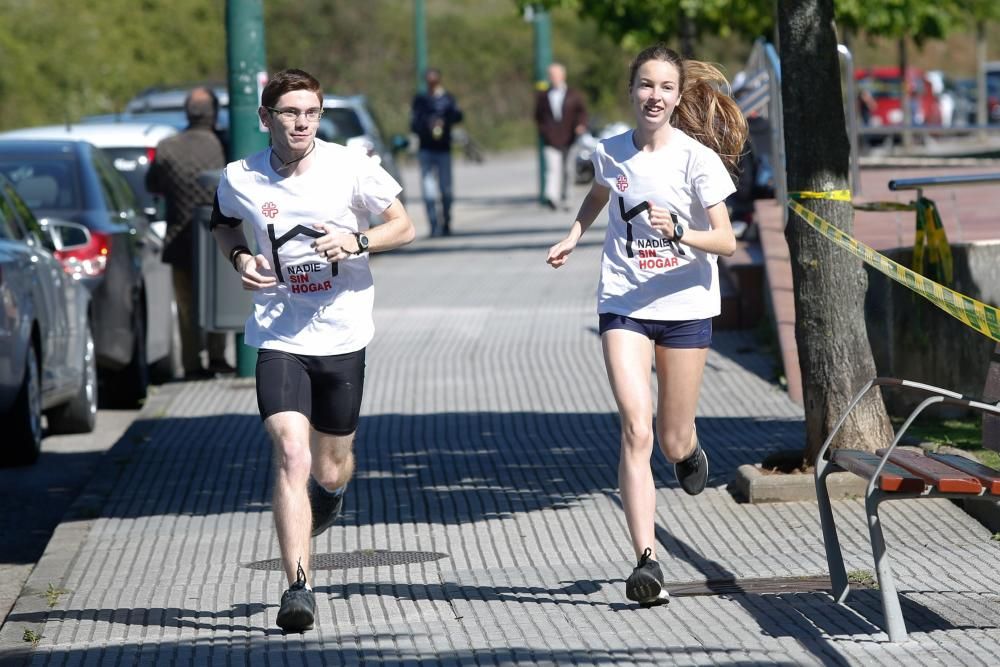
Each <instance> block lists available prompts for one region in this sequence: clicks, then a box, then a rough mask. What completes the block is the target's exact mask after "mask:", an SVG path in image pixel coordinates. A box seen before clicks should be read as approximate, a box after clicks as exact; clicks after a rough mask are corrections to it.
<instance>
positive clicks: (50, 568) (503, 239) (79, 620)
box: [0, 154, 1000, 667]
mask: <svg viewBox="0 0 1000 667" xmlns="http://www.w3.org/2000/svg"><path fill="white" fill-rule="evenodd" d="M407 176H408V178H409V179H410V181H409V182H411V183H415V182H416V181H415V179H414V178H413V174H412V171H408V172H407ZM534 178H535V176H534V161H533V156H531V155H529V154H523V155H513V156H500V157H494V158H492V159H491V160H490V161H488V162H487V163H485V164H483V165H468V164H465V163H459V164H458V165H457V188H458V193H459V194H460V195H461V197H460V199H459V200H458V203H457V207H456V212H455V213H456V221H455V229H456V231H457V232H458V233H457V234H456V235H455V236H454V237H452V238H447V239H434V240H426V239H421V240H420V241H418V242H417V243H416V244H414V245H413V246H411V247H410V248H408V249H407V250H405V251H400V252H397V253H394V254H393V255H391V256H385V257H379V258H377V259H376V261H375V272H376V284H377V290H378V294H377V297H376V302H377V308H376V326H377V331H378V333H377V337H376V340H375V342H374V343H373V344H372V346H371V348H370V352H369V355H368V375H367V380H366V384H367V386H366V396H365V402H364V406H363V417H362V423H361V426H360V429H359V437H358V443H357V454H358V471H357V475H356V478H355V480H354V482H353V483H352V485H351V486H350V490H349V496H348V501H347V508H346V513H345V516H344V517H343V519H342V521H341V522H340V523H339V524H337V525H336V526H335V527H334V528H332V529H331V530H330V531H328V532H327V533H325V534H324V535H322V536H320V537H319V538H317V539H316V540H314V549H315V552H316V553H315V561H316V571H315V573H314V579H313V582H312V583H313V585H314V587H315V590H316V592H317V603H318V615H317V623H316V628H315V629H314V630H313V631H311V632H307V633H305V634H302V635H288V636H286V635H283V634H282V633H281V631H280V630H279V629H278V628H277V627H276V626H275V623H274V617H275V614H276V612H277V603H278V599H279V597H280V595H281V592H282V590H283V589H284V587H285V585H286V584H285V581H284V576H283V574H282V573H281V572H280V571H279V568H278V566H277V561H276V559H277V558H278V550H277V543H276V540H275V538H274V531H273V526H272V523H271V516H270V512H269V497H270V482H271V479H270V468H269V466H270V456H269V450H268V444H267V441H266V439H265V436H264V433H263V431H262V429H261V428H260V424H259V418H258V417H257V414H256V404H255V399H254V391H253V384H252V380H250V379H240V378H237V379H230V380H214V381H208V382H200V383H177V384H174V385H169V386H166V387H164V388H162V390H161V391H159V392H158V393H157V394H156V395H155V396H153V397H152V399H151V400H150V401H149V403H148V404H147V405H146V407H145V408H144V410H143V412H142V414H141V417H140V419H139V420H138V421H137V422H136V423H135V424H134V425H133V427H132V428H131V429H130V430H129V431H128V433H127V434H126V435H125V437H123V439H122V440H121V441H120V442H119V443H118V444H117V445H116V446H115V447H114V448H113V449H112V450H111V451H110V452H109V454H108V456H107V459H106V462H105V465H104V466H103V471H102V473H101V475H100V476H99V477H98V478H95V480H94V481H93V483H92V484H91V485H90V486H89V487H88V489H87V491H86V492H85V493H84V495H83V496H81V498H80V499H79V500H78V501H77V503H76V504H75V505H74V507H73V509H72V511H71V514H70V516H69V517H67V519H66V520H65V521H64V522H63V524H61V525H60V527H59V528H58V530H57V531H56V533H55V535H54V537H53V540H52V542H51V543H50V545H49V548H48V549H47V550H46V553H45V555H44V556H43V557H42V559H41V561H40V562H39V564H38V566H37V567H36V569H35V571H34V572H33V574H32V576H31V578H30V579H29V582H28V585H27V587H26V588H25V590H24V592H23V593H22V595H21V597H20V598H19V599H18V601H17V603H16V605H15V607H14V610H13V612H12V613H11V615H10V617H9V618H8V622H7V623H6V625H5V626H4V627H3V629H2V630H0V651H2V653H0V656H3V657H2V658H0V662H3V663H5V664H6V663H10V664H30V665H37V666H39V667H41V666H42V665H85V664H95V665H96V664H100V665H105V664H109V665H126V664H129V665H132V664H138V665H161V664H175V665H187V664H198V665H202V664H212V665H215V664H218V665H298V664H309V665H338V664H362V663H376V662H377V663H384V664H393V665H404V664H405V665H439V664H441V665H466V664H469V665H472V664H475V665H479V664H490V665H494V664H570V663H571V664H602V665H609V664H729V665H752V664H767V665H870V664H880V665H896V664H899V663H900V662H901V661H907V662H908V663H911V664H920V665H938V664H963V665H966V664H995V663H996V662H997V659H998V658H997V657H998V656H1000V595H998V593H997V591H998V590H1000V574H998V572H997V568H996V562H997V557H998V555H1000V544H998V543H997V542H995V541H992V540H991V539H990V534H989V533H988V531H987V530H986V529H985V528H983V527H982V526H981V525H980V524H978V523H977V522H976V521H974V520H973V519H971V518H970V517H968V516H967V515H965V514H964V513H963V512H961V511H960V510H959V509H958V508H957V507H955V506H954V505H952V504H951V503H949V502H947V501H922V502H919V503H909V502H898V503H890V504H889V505H888V506H886V507H885V508H884V509H883V512H882V514H883V518H884V523H885V529H886V533H887V541H888V544H889V548H890V549H891V550H892V553H893V556H894V558H895V563H896V568H895V569H896V573H897V579H898V584H899V586H900V588H901V590H902V593H903V606H904V614H905V615H906V619H907V622H908V627H909V630H910V632H911V635H910V636H911V641H909V642H906V643H904V644H898V645H894V644H890V643H888V642H887V638H886V635H885V634H884V633H882V632H881V631H880V630H879V629H878V627H877V625H875V623H878V622H879V621H880V620H881V612H880V604H879V598H878V594H877V591H874V590H866V589H862V590H859V591H855V592H854V593H853V594H852V597H851V598H850V599H849V601H848V604H847V605H846V606H838V605H836V604H834V603H833V601H832V599H831V598H830V595H829V594H828V592H826V591H825V590H822V589H819V588H817V587H816V586H812V587H805V588H804V589H801V587H797V586H796V584H795V580H794V579H792V578H795V577H801V578H812V579H816V578H821V577H824V576H825V575H826V574H827V572H826V563H825V558H824V555H823V547H822V541H821V537H820V531H819V525H818V519H817V512H816V506H815V504H814V503H809V502H802V503H783V504H774V505H746V504H741V503H739V502H737V501H736V500H734V498H733V497H732V496H731V494H730V493H729V492H728V491H727V488H726V487H727V484H728V483H729V481H730V480H731V479H732V478H733V476H734V473H735V470H736V468H737V466H739V465H741V464H744V463H753V462H756V461H759V460H760V459H761V457H762V455H763V454H765V453H768V452H771V451H773V450H775V449H788V448H794V447H798V446H801V442H802V438H803V424H802V414H801V409H800V408H799V407H798V406H797V405H796V404H795V403H793V402H792V401H791V400H789V398H788V395H787V394H786V393H784V392H783V391H781V390H780V389H779V388H777V387H776V386H774V385H772V384H771V383H769V382H768V380H767V378H769V377H770V369H769V364H768V362H767V360H766V359H764V358H763V357H762V356H761V355H760V354H759V352H758V351H757V349H756V343H755V341H754V339H753V337H752V336H750V335H747V334H743V333H734V332H725V333H720V334H717V337H716V342H715V345H714V347H713V350H712V352H711V354H710V357H709V361H708V366H707V368H706V373H705V381H704V391H703V394H702V400H701V404H700V411H699V422H698V424H699V434H700V435H701V438H702V441H703V444H704V446H705V448H706V450H707V452H708V455H709V458H710V460H711V466H712V468H711V477H710V480H709V488H708V489H707V490H706V491H705V492H704V493H703V494H701V495H700V496H697V497H689V496H687V495H686V494H684V493H683V491H681V490H680V489H679V488H678V486H677V484H676V482H675V480H674V479H673V474H672V471H671V470H670V466H668V465H667V464H666V463H665V462H664V460H663V459H662V457H660V456H659V455H657V457H656V458H655V460H654V464H653V468H654V474H655V476H656V479H657V496H658V514H657V538H658V541H659V544H660V546H659V551H660V559H661V562H662V564H663V568H664V572H665V573H666V577H667V579H668V580H669V582H670V583H669V584H668V588H671V589H673V590H674V593H675V596H674V598H673V600H672V602H671V603H670V604H669V605H667V606H661V607H657V608H653V609H646V610H643V609H639V608H637V607H636V606H635V605H633V604H632V603H630V602H628V601H627V600H626V599H625V598H624V590H623V589H624V578H625V576H627V574H628V573H629V571H630V569H631V566H632V556H631V554H630V548H629V546H628V539H627V534H626V529H625V525H624V520H623V516H622V512H621V509H620V504H619V501H618V497H617V493H616V474H615V466H616V459H617V418H616V413H615V409H614V403H613V400H612V397H611V395H610V391H609V390H608V387H607V381H606V377H605V372H604V368H603V364H602V362H601V356H600V344H599V339H598V337H597V334H596V330H595V327H596V316H595V315H594V289H595V286H596V280H597V270H598V258H599V246H600V236H601V233H602V232H601V230H602V228H603V225H600V226H599V227H598V228H597V229H595V230H594V231H593V232H592V233H591V234H590V235H589V236H588V237H587V238H586V239H585V242H584V243H583V244H582V246H581V247H580V249H579V250H578V251H577V253H576V254H575V255H574V257H573V258H572V259H571V262H570V263H569V264H568V265H567V266H566V267H564V268H563V269H560V270H559V271H553V270H551V269H549V268H548V267H547V266H546V265H545V264H544V261H543V260H544V255H545V250H546V248H547V247H548V246H549V245H550V244H551V243H552V242H553V241H554V240H555V239H557V238H558V237H559V234H560V233H561V232H562V231H563V230H564V229H565V227H566V226H567V225H568V221H569V217H570V216H569V214H554V213H549V212H543V211H541V210H540V209H539V208H538V207H537V206H536V205H535V204H534V202H533V201H532V198H531V197H530V196H526V195H525V194H524V193H525V191H526V190H529V189H531V188H533V186H534ZM411 192H415V189H413V188H411ZM411 196H412V195H411ZM409 208H410V209H411V211H412V212H413V215H414V217H415V218H416V219H418V222H419V224H420V228H421V230H425V229H426V226H425V225H424V223H423V216H422V212H421V210H420V203H419V201H411V202H410V205H409ZM594 232H596V233H594ZM834 507H835V511H836V513H837V516H838V519H839V523H840V526H841V533H842V534H841V539H842V542H843V547H844V551H845V558H846V564H847V568H848V570H849V571H850V570H868V571H871V570H872V565H871V561H870V552H869V550H868V543H867V539H866V528H865V519H864V512H863V506H862V503H861V502H860V501H858V500H849V501H841V502H837V503H835V505H834ZM379 563H384V564H379ZM760 579H778V580H781V581H784V582H785V583H786V584H787V587H786V589H784V590H776V591H775V592H766V591H765V592H740V591H739V590H738V589H735V588H732V587H730V588H726V582H733V581H734V580H735V581H736V582H740V581H744V582H748V583H749V582H752V581H757V580H760ZM781 581H779V582H777V583H781ZM772 583H773V582H772ZM50 585H51V586H52V587H53V589H55V590H56V591H62V593H61V594H59V595H58V596H57V600H56V601H55V604H54V606H52V607H49V606H48V604H47V602H46V598H45V595H44V593H45V591H46V590H47V589H48V587H49V586H50ZM706 585H708V586H709V587H712V586H714V587H715V588H717V589H719V591H718V592H716V593H713V594H706V591H705V590H702V589H705V588H706ZM720 587H721V588H720ZM26 629H27V630H32V631H34V632H37V633H38V634H39V635H40V636H41V639H40V640H39V642H38V644H37V647H35V648H34V649H32V648H31V647H30V645H28V644H27V643H26V642H24V641H23V640H22V635H23V632H24V630H26Z"/></svg>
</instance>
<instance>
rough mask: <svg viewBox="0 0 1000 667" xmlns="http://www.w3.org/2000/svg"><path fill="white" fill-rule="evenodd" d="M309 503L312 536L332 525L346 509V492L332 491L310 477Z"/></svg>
mask: <svg viewBox="0 0 1000 667" xmlns="http://www.w3.org/2000/svg"><path fill="white" fill-rule="evenodd" d="M309 505H310V506H311V507H312V536H313V537H316V536H317V535H319V534H321V533H323V532H324V531H325V530H326V529H327V528H329V527H330V526H332V525H333V524H334V522H335V521H336V520H337V517H339V516H340V513H341V511H342V510H343V509H344V492H343V491H341V492H340V493H331V492H329V491H327V490H326V489H324V488H323V487H322V486H320V485H319V483H318V482H317V481H316V480H315V479H313V478H312V477H310V478H309Z"/></svg>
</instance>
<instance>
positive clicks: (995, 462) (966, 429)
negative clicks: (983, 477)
mask: <svg viewBox="0 0 1000 667" xmlns="http://www.w3.org/2000/svg"><path fill="white" fill-rule="evenodd" d="M902 423H903V419H900V418H896V417H893V419H892V425H893V427H895V428H899V426H900V425H901V424H902ZM906 435H908V436H910V437H911V438H916V439H917V440H920V441H921V442H931V443H935V444H938V445H947V446H949V447H954V448H956V449H961V450H962V451H966V452H969V453H970V454H972V455H973V456H975V457H976V458H977V459H979V461H980V462H981V463H982V464H984V465H988V466H990V467H991V468H1000V453H998V452H995V451H993V450H992V449H985V448H984V447H983V428H982V422H981V421H980V420H979V419H975V418H971V419H933V418H931V419H918V420H917V421H916V422H914V423H913V424H912V425H911V426H910V428H909V429H907V431H906Z"/></svg>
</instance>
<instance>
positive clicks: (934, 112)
mask: <svg viewBox="0 0 1000 667" xmlns="http://www.w3.org/2000/svg"><path fill="white" fill-rule="evenodd" d="M854 78H855V80H856V81H857V83H858V88H859V89H860V91H861V93H862V95H865V96H867V95H870V96H871V98H872V99H873V100H874V108H872V109H868V108H865V107H864V105H863V108H862V113H863V115H865V116H866V117H867V118H866V120H867V122H868V124H869V125H872V126H885V125H902V124H903V107H902V95H903V88H902V77H901V76H900V73H899V68H898V67H870V68H858V69H856V70H855V72H854ZM906 85H907V86H908V89H909V91H910V99H911V101H912V103H913V107H912V108H913V124H914V125H940V124H941V106H940V103H939V101H938V98H937V96H936V95H935V94H934V90H933V86H932V85H931V82H930V81H929V80H928V79H927V75H926V74H925V73H924V71H923V70H920V69H917V68H914V67H908V68H907V69H906Z"/></svg>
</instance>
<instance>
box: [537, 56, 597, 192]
mask: <svg viewBox="0 0 1000 667" xmlns="http://www.w3.org/2000/svg"><path fill="white" fill-rule="evenodd" d="M535 123H536V124H537V125H538V133H539V134H540V135H541V137H542V142H543V143H544V144H545V148H544V151H543V152H544V155H545V204H546V205H547V206H548V207H549V208H551V209H553V210H555V208H556V207H557V205H558V206H559V207H561V208H563V209H564V210H565V209H567V208H568V204H567V184H568V182H569V149H570V147H571V146H572V145H573V144H574V143H575V142H576V138H577V137H578V136H580V135H581V134H583V133H584V132H586V131H587V107H586V105H585V104H584V101H583V95H581V94H580V92H579V91H578V90H576V89H575V88H570V87H569V86H567V85H566V68H565V67H564V66H563V65H562V64H560V63H552V64H551V65H549V87H548V88H547V89H546V90H543V91H539V93H538V94H537V96H536V97H535Z"/></svg>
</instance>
